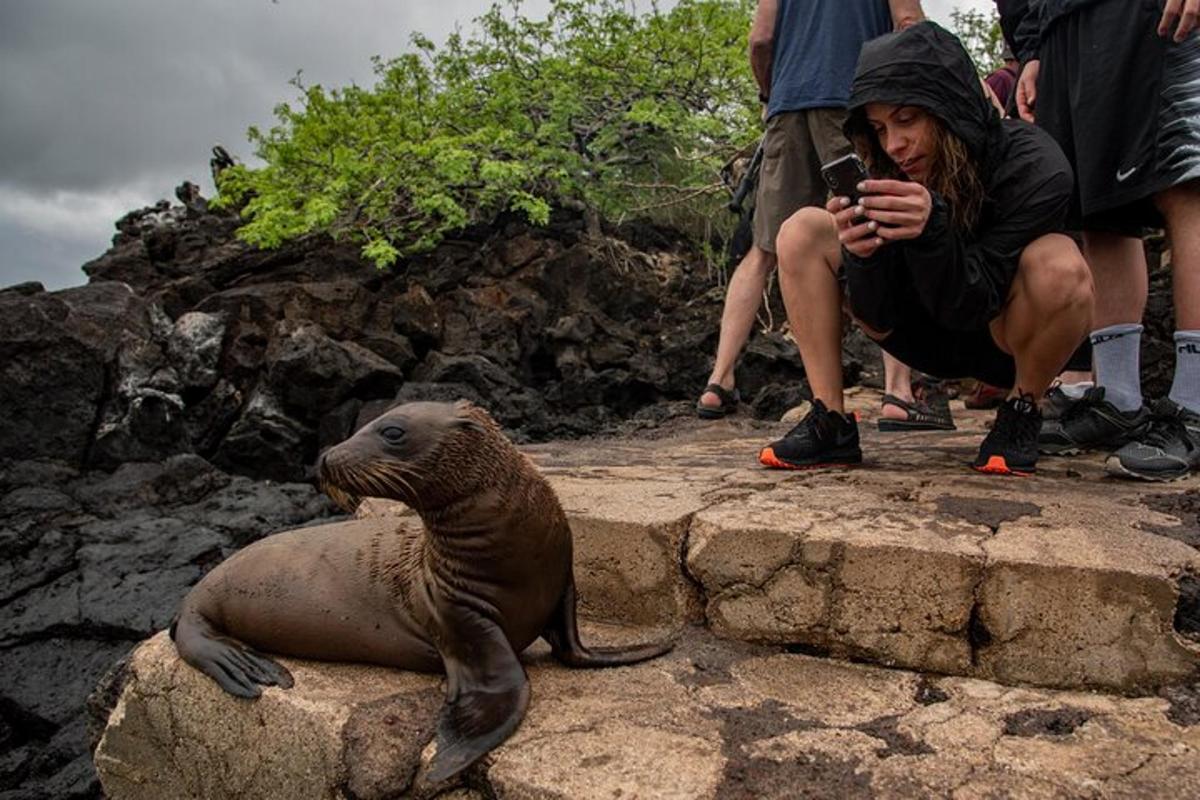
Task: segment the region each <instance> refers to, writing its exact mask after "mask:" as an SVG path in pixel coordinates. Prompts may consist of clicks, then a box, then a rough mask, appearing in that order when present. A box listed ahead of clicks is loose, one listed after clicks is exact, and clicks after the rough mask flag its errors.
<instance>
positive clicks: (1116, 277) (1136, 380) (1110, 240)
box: [1083, 232, 1149, 412]
mask: <svg viewBox="0 0 1200 800" xmlns="http://www.w3.org/2000/svg"><path fill="white" fill-rule="evenodd" d="M1083 246H1084V256H1085V258H1087V262H1088V266H1089V267H1090V268H1091V270H1092V276H1093V278H1094V279H1095V284H1096V317H1095V321H1094V322H1093V323H1092V332H1091V333H1092V359H1093V361H1094V363H1095V372H1096V385H1097V386H1103V387H1105V394H1104V399H1105V400H1107V401H1108V402H1109V403H1112V404H1113V406H1115V407H1116V408H1117V409H1118V410H1119V411H1124V412H1131V411H1137V410H1138V409H1139V408H1141V407H1142V389H1141V369H1140V368H1141V362H1140V359H1139V357H1138V352H1139V349H1140V342H1141V323H1142V314H1143V312H1144V311H1145V309H1146V294H1147V291H1148V287H1149V277H1148V275H1147V267H1146V253H1145V251H1144V250H1143V248H1142V240H1141V239H1140V238H1136V237H1132V236H1119V235H1117V234H1113V233H1100V232H1088V233H1085V234H1084V235H1083Z"/></svg>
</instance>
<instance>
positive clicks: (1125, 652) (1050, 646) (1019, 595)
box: [977, 523, 1200, 690]
mask: <svg viewBox="0 0 1200 800" xmlns="http://www.w3.org/2000/svg"><path fill="white" fill-rule="evenodd" d="M984 549H985V550H986V552H987V555H988V567H987V575H986V578H985V580H984V582H983V584H982V586H981V587H980V591H979V616H978V622H979V626H980V629H981V630H982V631H986V635H985V639H986V641H985V643H984V644H983V646H981V647H979V648H978V652H977V660H978V671H977V674H978V675H980V676H984V677H988V678H992V679H995V680H1000V681H1002V682H1005V683H1021V682H1024V683H1040V684H1054V685H1060V686H1106V687H1115V688H1120V689H1125V690H1136V689H1138V688H1140V687H1146V686H1155V685H1161V684H1163V683H1173V682H1178V681H1182V680H1186V679H1188V678H1189V677H1193V676H1195V675H1196V674H1197V665H1198V664H1200V643H1195V642H1188V641H1186V640H1185V639H1183V638H1182V637H1181V636H1179V635H1178V634H1177V633H1176V632H1175V630H1174V618H1175V609H1176V603H1177V601H1178V589H1177V586H1176V578H1177V577H1178V574H1179V573H1180V571H1181V570H1183V569H1185V568H1186V567H1188V565H1194V564H1196V563H1197V560H1196V553H1195V551H1194V550H1192V548H1189V547H1187V546H1186V545H1183V544H1181V543H1179V542H1176V541H1173V540H1171V539H1166V538H1163V537H1161V536H1153V535H1149V534H1145V533H1142V532H1140V531H1136V530H1132V529H1130V528H1127V527H1116V528H1115V529H1114V528H1112V527H1102V526H1098V525H1089V526H1088V527H1087V528H1082V527H1067V526H1054V527H1051V526H1048V525H1036V526H1035V525H1028V524H1025V525H1022V524H1017V523H1014V524H1013V525H1012V526H1005V527H1004V528H1002V529H1001V531H1000V533H999V534H998V535H997V536H995V537H994V538H992V539H990V540H989V541H987V542H986V543H985V544H984Z"/></svg>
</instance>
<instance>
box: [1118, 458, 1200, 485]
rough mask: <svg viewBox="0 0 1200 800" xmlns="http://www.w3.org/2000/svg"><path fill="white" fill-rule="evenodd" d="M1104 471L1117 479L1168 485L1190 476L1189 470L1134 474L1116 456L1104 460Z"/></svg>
mask: <svg viewBox="0 0 1200 800" xmlns="http://www.w3.org/2000/svg"><path fill="white" fill-rule="evenodd" d="M1104 471H1105V472H1107V473H1108V474H1109V475H1113V476H1116V477H1118V478H1136V479H1137V480H1139V481H1150V482H1152V483H1170V482H1172V481H1181V480H1183V479H1184V478H1186V477H1188V476H1189V475H1191V474H1192V473H1191V470H1187V469H1185V470H1184V471H1183V472H1178V473H1175V472H1171V473H1166V472H1159V473H1150V474H1144V473H1139V472H1134V471H1133V470H1131V469H1129V468H1128V467H1126V466H1125V465H1124V464H1122V463H1121V459H1119V458H1117V457H1116V456H1109V457H1108V458H1106V459H1105V460H1104Z"/></svg>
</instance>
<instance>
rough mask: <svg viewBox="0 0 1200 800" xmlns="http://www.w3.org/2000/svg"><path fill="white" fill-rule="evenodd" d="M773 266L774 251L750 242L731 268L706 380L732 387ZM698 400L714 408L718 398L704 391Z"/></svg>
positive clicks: (730, 388)
mask: <svg viewBox="0 0 1200 800" xmlns="http://www.w3.org/2000/svg"><path fill="white" fill-rule="evenodd" d="M773 269H775V254H774V253H768V252H767V251H766V250H763V249H762V248H761V247H758V246H751V248H750V250H749V251H748V252H747V253H746V255H745V257H744V258H743V259H742V261H741V263H740V264H738V265H737V269H735V270H734V271H733V277H731V278H730V279H729V288H728V290H727V291H726V292H725V310H724V312H723V313H722V314H721V334H720V338H719V339H718V340H717V359H716V362H715V363H714V364H713V370H712V374H711V375H709V377H708V382H709V383H716V384H719V385H721V386H722V387H724V388H725V389H729V390H732V389H733V386H734V378H733V368H734V366H735V365H736V364H737V358H738V354H739V353H741V352H742V347H744V346H745V344H746V340H747V339H749V338H750V329H751V328H752V327H753V326H754V320H755V317H756V316H757V315H758V307H759V304H760V303H761V302H762V296H763V292H764V291H765V289H766V286H767V278H768V277H770V275H771V270H773ZM700 404H701V405H704V406H709V407H711V408H716V407H718V406H720V404H721V398H719V397H717V396H716V395H715V394H713V393H712V392H705V393H704V394H703V395H701V396H700Z"/></svg>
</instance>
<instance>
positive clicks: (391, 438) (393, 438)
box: [379, 425, 404, 444]
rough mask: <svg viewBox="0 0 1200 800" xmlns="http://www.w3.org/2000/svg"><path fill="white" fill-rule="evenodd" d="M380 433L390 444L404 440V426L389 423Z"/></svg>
mask: <svg viewBox="0 0 1200 800" xmlns="http://www.w3.org/2000/svg"><path fill="white" fill-rule="evenodd" d="M379 435H380V436H382V437H383V438H384V439H386V440H387V442H388V443H389V444H400V442H402V441H403V440H404V428H397V427H396V426H395V425H389V426H387V427H386V428H384V429H383V430H382V431H380V432H379Z"/></svg>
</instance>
